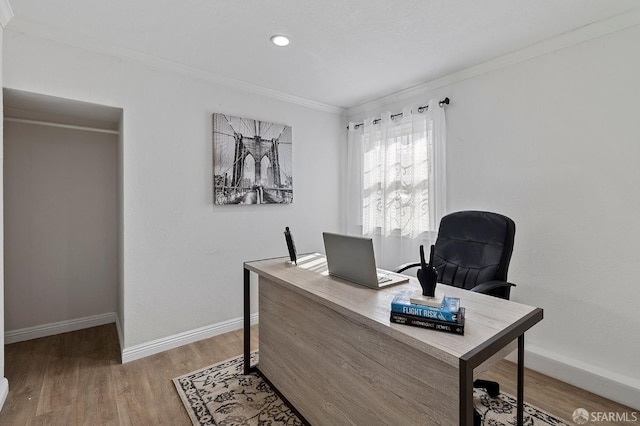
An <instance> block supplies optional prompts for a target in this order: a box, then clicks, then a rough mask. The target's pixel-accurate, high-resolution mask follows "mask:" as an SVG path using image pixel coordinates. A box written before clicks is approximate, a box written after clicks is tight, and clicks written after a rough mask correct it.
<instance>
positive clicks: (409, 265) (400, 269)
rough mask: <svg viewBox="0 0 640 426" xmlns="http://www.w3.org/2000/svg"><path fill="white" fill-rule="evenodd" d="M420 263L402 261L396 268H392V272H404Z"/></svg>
mask: <svg viewBox="0 0 640 426" xmlns="http://www.w3.org/2000/svg"><path fill="white" fill-rule="evenodd" d="M420 265H421V263H420V262H409V263H403V264H402V265H400V266H398V267H397V268H396V269H394V270H393V272H396V273H398V274H399V273H400V272H404V271H406V270H407V269H411V268H416V267H418V266H420Z"/></svg>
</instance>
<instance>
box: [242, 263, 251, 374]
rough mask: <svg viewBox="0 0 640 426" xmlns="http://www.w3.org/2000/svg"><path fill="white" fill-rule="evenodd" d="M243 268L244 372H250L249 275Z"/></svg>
mask: <svg viewBox="0 0 640 426" xmlns="http://www.w3.org/2000/svg"><path fill="white" fill-rule="evenodd" d="M249 274H250V272H249V270H248V269H246V268H245V269H244V374H249V373H250V372H251V293H250V291H249V290H250V285H251V276H250V275H249Z"/></svg>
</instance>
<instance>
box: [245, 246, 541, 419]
mask: <svg viewBox="0 0 640 426" xmlns="http://www.w3.org/2000/svg"><path fill="white" fill-rule="evenodd" d="M250 272H255V273H256V274H258V277H259V324H260V338H259V351H260V358H259V366H257V367H256V368H257V370H258V371H259V372H260V374H262V375H263V376H264V377H265V378H267V379H268V381H269V382H270V383H272V384H273V385H274V386H275V387H276V388H277V390H278V391H279V392H280V393H281V394H282V395H283V396H284V397H285V398H286V399H287V400H288V401H289V402H290V403H291V404H293V406H294V407H295V408H296V409H297V410H298V411H299V412H300V414H302V416H304V418H305V419H306V420H307V421H308V422H310V423H311V424H317V425H322V424H406V425H409V424H416V425H418V424H440V425H448V424H452V425H453V424H460V425H472V424H473V375H474V369H475V368H476V367H478V366H480V365H481V364H482V363H484V362H485V361H487V360H489V361H491V358H492V356H494V355H495V354H497V353H498V352H500V351H501V350H502V349H504V348H505V347H507V346H508V345H509V344H510V343H511V342H513V341H514V340H516V339H517V341H518V395H517V398H518V416H517V417H518V420H519V422H520V424H522V399H523V386H522V381H523V370H524V368H523V354H524V332H525V331H526V330H528V329H529V328H531V327H532V326H533V325H535V324H536V323H537V322H538V321H540V320H541V319H542V309H540V308H535V307H531V306H526V305H522V304H519V303H515V302H512V301H508V300H502V299H498V298H495V297H491V296H486V295H483V294H478V293H474V292H470V291H466V290H461V289H457V288H454V287H450V286H445V285H440V286H438V288H437V290H436V293H439V292H444V291H446V294H447V295H448V296H453V297H459V298H460V304H461V305H462V306H464V307H465V308H466V324H465V335H464V336H459V335H455V334H448V333H443V332H438V331H434V330H427V329H421V328H417V327H410V326H405V325H400V324H394V323H391V322H390V321H389V311H390V306H391V299H392V298H393V296H394V295H395V293H396V292H397V291H399V290H401V289H407V288H409V289H412V290H415V291H420V285H419V283H418V282H417V280H412V281H411V282H409V283H408V284H401V285H397V286H392V287H387V288H385V289H382V290H372V289H369V288H367V287H363V286H360V285H357V284H353V283H350V282H348V281H344V280H341V279H337V278H334V277H331V276H329V275H328V272H327V268H326V261H325V258H324V256H322V255H319V254H312V255H307V256H302V257H301V259H299V260H298V266H295V265H292V264H290V263H289V262H287V259H286V258H278V259H268V260H261V261H254V262H246V263H245V264H244V295H245V302H244V303H245V304H244V321H245V322H244V324H245V326H244V327H245V328H244V334H245V336H244V342H245V345H244V359H245V373H249V371H250V369H251V368H250V366H249V352H250V347H249V342H250V323H249V318H250V306H249V287H250V279H249V278H250Z"/></svg>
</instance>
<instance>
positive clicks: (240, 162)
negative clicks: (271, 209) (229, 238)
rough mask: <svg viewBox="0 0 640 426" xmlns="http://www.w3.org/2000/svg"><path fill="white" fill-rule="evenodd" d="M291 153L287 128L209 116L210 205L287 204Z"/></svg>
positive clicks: (230, 116) (227, 117) (288, 128)
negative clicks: (211, 188)
mask: <svg viewBox="0 0 640 426" xmlns="http://www.w3.org/2000/svg"><path fill="white" fill-rule="evenodd" d="M291 154H292V139H291V126H287V125H284V124H276V123H268V122H265V121H260V120H253V119H249V118H242V117H235V116H232V115H227V114H213V200H214V203H215V204H289V203H291V202H292V201H293V177H292V166H293V161H292V155H291Z"/></svg>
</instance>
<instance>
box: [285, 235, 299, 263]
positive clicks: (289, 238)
mask: <svg viewBox="0 0 640 426" xmlns="http://www.w3.org/2000/svg"><path fill="white" fill-rule="evenodd" d="M284 239H285V240H286V242H287V249H289V258H290V259H291V262H292V263H295V264H296V265H297V264H298V259H297V253H296V243H294V242H293V234H291V231H289V227H288V226H287V227H286V228H284Z"/></svg>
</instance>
